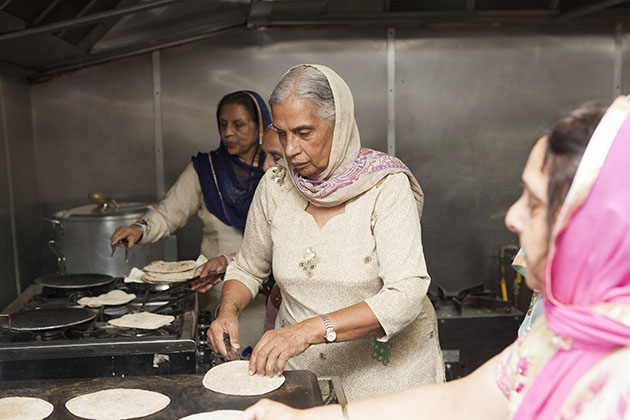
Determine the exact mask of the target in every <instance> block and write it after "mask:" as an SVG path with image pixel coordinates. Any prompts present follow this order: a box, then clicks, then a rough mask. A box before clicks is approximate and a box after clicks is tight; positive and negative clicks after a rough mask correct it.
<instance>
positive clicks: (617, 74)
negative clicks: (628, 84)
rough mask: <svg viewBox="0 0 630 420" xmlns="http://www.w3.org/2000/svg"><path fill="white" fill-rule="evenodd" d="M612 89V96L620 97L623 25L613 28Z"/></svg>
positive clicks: (619, 24)
mask: <svg viewBox="0 0 630 420" xmlns="http://www.w3.org/2000/svg"><path fill="white" fill-rule="evenodd" d="M614 60H615V61H614V66H613V67H614V69H613V71H614V73H613V74H614V75H613V85H614V86H613V87H614V96H615V97H617V96H619V95H622V92H623V90H622V86H621V85H622V75H623V25H622V24H621V23H618V24H617V25H616V26H615V58H614Z"/></svg>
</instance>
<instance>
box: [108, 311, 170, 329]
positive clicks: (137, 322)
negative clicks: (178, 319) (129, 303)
mask: <svg viewBox="0 0 630 420" xmlns="http://www.w3.org/2000/svg"><path fill="white" fill-rule="evenodd" d="M174 319H175V317H174V316H173V315H160V314H152V313H151V312H137V313H135V314H127V315H123V316H122V317H120V318H116V319H110V320H109V323H110V324H111V325H113V326H114V327H119V328H142V329H144V330H155V329H158V328H162V327H163V326H165V325H168V324H170V323H171V322H173V320H174Z"/></svg>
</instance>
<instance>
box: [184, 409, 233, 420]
mask: <svg viewBox="0 0 630 420" xmlns="http://www.w3.org/2000/svg"><path fill="white" fill-rule="evenodd" d="M241 413H242V411H241V410H217V411H208V412H206V413H198V414H191V415H190V416H186V417H182V418H181V419H179V420H233V419H235V418H237V417H238V416H240V415H241Z"/></svg>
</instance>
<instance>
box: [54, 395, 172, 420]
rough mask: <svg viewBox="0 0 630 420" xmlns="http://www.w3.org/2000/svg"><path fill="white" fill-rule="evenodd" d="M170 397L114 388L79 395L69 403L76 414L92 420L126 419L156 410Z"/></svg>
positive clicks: (161, 407) (167, 401)
mask: <svg viewBox="0 0 630 420" xmlns="http://www.w3.org/2000/svg"><path fill="white" fill-rule="evenodd" d="M170 402H171V399H170V398H169V397H167V396H166V395H164V394H160V393H159V392H154V391H147V390H145V389H134V388H113V389H106V390H104V391H98V392H92V393H90V394H84V395H80V396H78V397H75V398H72V399H71V400H68V401H67V402H66V408H67V409H68V411H69V412H71V413H72V414H74V415H75V416H77V417H81V418H84V419H91V420H125V419H135V418H138V417H144V416H148V415H151V414H154V413H157V412H158V411H160V410H163V409H164V408H166V406H168V405H169V403H170Z"/></svg>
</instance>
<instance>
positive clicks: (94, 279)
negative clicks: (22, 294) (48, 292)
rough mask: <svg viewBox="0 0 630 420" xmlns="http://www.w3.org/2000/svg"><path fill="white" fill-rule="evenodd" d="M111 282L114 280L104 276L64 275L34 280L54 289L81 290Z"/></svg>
mask: <svg viewBox="0 0 630 420" xmlns="http://www.w3.org/2000/svg"><path fill="white" fill-rule="evenodd" d="M113 281H114V278H113V277H112V276H108V275H106V274H66V275H65V276H59V275H56V274H53V275H50V276H44V277H39V278H37V279H35V283H37V284H41V285H42V286H46V287H52V288H55V289H82V288H84V287H96V286H103V285H105V284H109V283H111V282H113Z"/></svg>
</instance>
